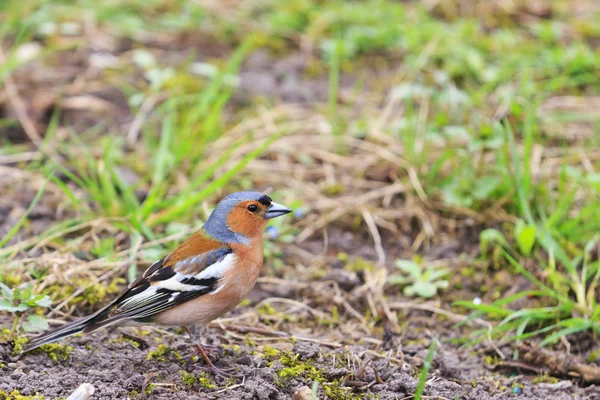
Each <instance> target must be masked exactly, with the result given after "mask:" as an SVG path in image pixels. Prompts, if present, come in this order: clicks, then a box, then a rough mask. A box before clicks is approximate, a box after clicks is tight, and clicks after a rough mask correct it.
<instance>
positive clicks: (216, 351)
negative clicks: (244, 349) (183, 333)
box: [186, 344, 223, 360]
mask: <svg viewBox="0 0 600 400" xmlns="http://www.w3.org/2000/svg"><path fill="white" fill-rule="evenodd" d="M202 348H203V349H204V352H205V354H206V355H207V356H209V357H211V358H213V357H218V356H220V355H221V354H223V349H222V348H221V347H220V346H213V345H207V344H203V345H202ZM194 357H204V356H203V355H202V353H201V352H200V351H199V350H198V348H197V347H194V349H193V350H192V351H191V352H190V354H188V355H187V357H186V359H188V360H191V359H192V358H194Z"/></svg>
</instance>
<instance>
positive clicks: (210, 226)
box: [204, 191, 271, 245]
mask: <svg viewBox="0 0 600 400" xmlns="http://www.w3.org/2000/svg"><path fill="white" fill-rule="evenodd" d="M242 201H258V202H260V203H262V204H264V205H266V206H270V205H271V198H270V197H269V196H267V195H266V194H263V193H260V192H250V191H244V192H236V193H231V194H230V195H228V196H227V197H225V198H224V199H223V200H221V201H220V202H219V204H217V206H216V207H215V209H214V211H213V212H212V214H210V216H209V217H208V219H207V220H206V223H205V224H204V230H205V231H206V232H207V233H208V234H209V235H211V236H212V237H214V238H215V239H217V240H219V241H221V242H225V243H232V242H237V243H242V244H245V245H249V244H250V239H249V238H247V237H246V236H244V235H242V234H240V233H237V232H233V231H232V230H231V229H229V226H227V215H229V212H230V211H231V209H232V208H233V207H235V206H236V205H237V204H239V203H240V202H242Z"/></svg>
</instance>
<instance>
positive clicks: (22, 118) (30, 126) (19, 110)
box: [0, 47, 42, 147]
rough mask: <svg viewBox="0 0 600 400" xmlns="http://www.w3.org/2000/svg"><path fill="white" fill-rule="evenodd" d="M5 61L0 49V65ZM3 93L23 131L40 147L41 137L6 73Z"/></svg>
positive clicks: (9, 75)
mask: <svg viewBox="0 0 600 400" xmlns="http://www.w3.org/2000/svg"><path fill="white" fill-rule="evenodd" d="M5 60H6V58H5V56H4V51H3V50H2V48H1V47H0V64H3V63H4V62H5ZM4 91H5V92H6V96H7V97H8V101H9V102H10V104H11V105H12V106H13V108H14V109H15V113H16V114H17V119H18V120H19V122H20V123H21V126H22V127H23V131H24V132H25V134H26V135H27V137H28V138H29V140H31V142H32V143H33V144H35V146H36V147H40V144H41V143H42V137H41V136H40V134H39V133H38V131H37V129H36V128H35V124H34V123H33V121H31V118H29V115H27V107H26V106H25V103H24V102H23V99H21V96H20V95H19V90H18V89H17V85H16V84H15V82H14V81H13V79H12V76H11V74H10V73H6V75H5V76H4Z"/></svg>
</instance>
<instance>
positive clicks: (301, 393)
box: [292, 386, 312, 400]
mask: <svg viewBox="0 0 600 400" xmlns="http://www.w3.org/2000/svg"><path fill="white" fill-rule="evenodd" d="M311 399H312V390H311V389H310V388H309V387H308V386H302V387H299V388H298V389H296V391H295V392H294V394H293V395H292V400H311Z"/></svg>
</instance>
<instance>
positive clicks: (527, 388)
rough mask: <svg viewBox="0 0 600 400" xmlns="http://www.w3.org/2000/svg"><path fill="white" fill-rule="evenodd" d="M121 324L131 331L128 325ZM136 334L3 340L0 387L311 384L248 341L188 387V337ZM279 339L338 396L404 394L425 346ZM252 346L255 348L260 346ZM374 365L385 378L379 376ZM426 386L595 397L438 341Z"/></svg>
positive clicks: (198, 369) (205, 394)
mask: <svg viewBox="0 0 600 400" xmlns="http://www.w3.org/2000/svg"><path fill="white" fill-rule="evenodd" d="M122 331H127V332H129V333H130V334H132V335H135V333H134V332H131V331H130V330H129V329H122ZM219 335H220V332H219V331H218V330H216V329H211V330H210V331H209V333H208V335H207V337H210V338H211V339H214V340H216V341H221V342H223V341H227V339H226V338H218V339H215V337H218V336H219ZM142 339H143V340H144V341H145V342H147V343H149V344H151V347H150V349H147V350H141V349H139V348H136V347H135V346H134V345H133V343H132V342H131V341H125V340H122V339H121V336H119V335H118V334H116V333H115V332H113V333H108V332H105V333H99V334H94V335H90V336H87V337H85V338H83V337H82V338H75V339H71V340H69V341H68V343H69V345H70V346H72V347H73V350H72V352H71V353H70V355H69V356H68V359H67V360H66V361H53V360H52V359H51V358H50V357H49V356H48V355H47V354H46V353H44V352H42V351H36V352H35V353H33V354H29V355H27V356H26V357H25V358H23V359H21V360H16V361H9V360H8V359H7V358H8V357H7V354H6V353H7V352H8V351H10V350H9V348H8V346H6V345H5V346H4V347H2V352H3V353H4V356H3V359H4V361H3V362H4V363H5V364H6V365H5V366H4V367H3V368H2V369H1V370H2V372H3V373H2V376H1V378H0V390H4V391H7V392H10V391H12V390H19V391H20V393H21V394H24V395H33V394H35V393H43V394H44V395H45V396H46V398H51V399H53V398H60V397H67V396H68V395H69V394H70V393H71V392H72V391H74V390H75V389H76V388H77V387H78V386H79V385H80V384H82V383H86V382H87V383H91V384H92V385H93V386H94V388H95V389H96V392H95V395H94V397H93V398H94V399H107V400H108V399H126V398H149V399H225V398H226V399H261V400H262V399H264V400H270V399H289V398H292V396H293V394H294V393H295V392H296V391H298V390H299V389H301V388H303V387H304V386H309V387H310V386H311V385H312V381H311V380H309V379H306V378H290V379H289V380H285V381H284V382H279V381H278V378H277V375H276V371H278V370H281V368H282V365H281V364H279V363H278V362H277V361H275V362H274V363H272V365H271V366H270V364H271V362H269V361H268V360H265V358H264V357H263V356H262V355H257V354H253V351H252V348H251V347H248V346H242V349H241V351H239V353H238V352H237V351H235V350H221V351H220V352H219V354H216V353H212V354H211V356H212V357H213V360H214V361H215V364H216V365H217V366H218V367H219V368H224V369H226V368H235V369H236V371H237V374H239V375H243V377H244V378H243V379H235V383H234V382H231V381H229V382H228V381H226V380H225V379H224V378H221V377H211V380H212V382H213V383H214V384H216V388H210V389H209V388H206V387H203V386H202V385H200V384H197V383H196V384H193V385H191V386H189V387H188V386H187V385H186V384H184V383H183V381H182V377H181V376H182V375H181V374H182V372H181V371H185V372H188V373H191V374H193V375H195V376H201V375H202V373H203V372H204V370H203V368H202V365H203V363H201V362H194V361H191V360H187V361H186V360H181V359H179V356H175V354H176V353H175V352H177V353H178V354H180V355H182V357H185V356H186V355H188V354H191V347H190V342H189V340H188V339H187V338H186V337H185V335H177V334H172V333H171V332H169V333H166V334H165V333H158V332H153V333H151V334H149V335H148V336H143V337H142ZM157 342H160V343H162V344H164V345H166V346H168V347H169V349H170V351H169V352H168V353H167V354H166V355H165V356H164V359H162V360H161V359H152V360H148V354H149V352H150V351H152V350H156V343H157ZM282 345H283V346H282ZM278 347H283V348H287V351H289V352H290V354H297V355H298V357H299V359H300V360H302V361H305V360H310V362H311V363H312V365H314V366H316V367H317V368H319V369H322V371H323V376H324V377H325V378H326V379H327V380H328V381H333V380H339V379H340V378H346V379H347V380H346V383H345V385H347V386H346V387H348V388H352V390H348V392H347V393H346V395H345V396H342V397H339V398H351V397H350V396H351V395H356V396H357V397H358V398H379V399H402V398H406V397H407V396H410V395H411V394H412V393H414V391H415V389H416V387H417V384H418V377H417V376H415V373H414V371H413V368H412V367H411V366H410V364H411V362H414V360H418V359H421V360H422V359H423V358H424V357H425V355H426V353H427V348H426V347H424V346H409V348H405V349H404V350H403V351H404V357H405V358H406V364H398V363H395V362H392V361H390V360H387V359H385V358H375V357H373V356H371V355H370V354H369V353H366V352H365V350H366V349H365V348H364V347H360V346H352V347H343V348H338V349H331V348H328V347H326V346H319V345H317V344H314V343H308V342H300V341H298V342H296V344H295V345H293V347H292V346H291V345H290V344H289V343H283V344H279V345H278ZM258 350H259V352H260V347H259V348H258ZM284 351H285V350H284ZM335 360H338V361H337V362H335ZM369 361H370V362H369ZM340 363H341V366H340ZM367 365H368V366H367ZM374 370H377V372H378V374H379V376H380V378H381V380H382V381H383V383H377V380H376V376H375V373H374ZM516 383H518V384H520V385H522V386H521V388H522V389H521V390H519V391H518V392H515V389H514V387H517V386H514V387H511V386H512V385H513V384H516ZM151 384H152V385H151ZM146 392H147V393H146ZM140 393H142V394H140ZM322 393H323V392H322V389H320V396H319V398H322ZM342 393H344V392H342ZM424 394H425V395H426V396H438V397H437V398H446V399H481V400H486V399H508V398H516V397H520V398H527V399H544V400H545V399H557V400H558V399H595V398H600V388H599V387H597V386H590V387H580V386H579V385H577V383H574V382H572V381H569V380H566V381H559V382H555V383H537V384H532V383H531V377H526V376H523V375H518V374H513V376H511V377H508V376H505V375H502V374H498V373H494V372H491V371H489V370H488V369H486V367H485V365H484V364H483V363H482V361H481V358H480V357H475V356H472V355H470V354H469V352H468V351H458V350H457V349H455V348H452V347H448V346H445V345H444V346H443V348H442V349H438V351H437V352H436V355H435V357H434V360H433V370H432V377H430V379H429V381H428V383H427V385H426V386H425V390H424Z"/></svg>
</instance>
